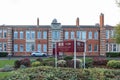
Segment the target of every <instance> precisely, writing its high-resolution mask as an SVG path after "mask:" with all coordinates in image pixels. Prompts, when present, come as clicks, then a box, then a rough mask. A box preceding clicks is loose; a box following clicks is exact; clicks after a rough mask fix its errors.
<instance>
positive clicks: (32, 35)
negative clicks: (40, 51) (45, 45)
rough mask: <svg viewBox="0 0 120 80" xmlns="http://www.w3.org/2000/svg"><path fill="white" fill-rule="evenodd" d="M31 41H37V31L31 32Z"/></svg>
mask: <svg viewBox="0 0 120 80" xmlns="http://www.w3.org/2000/svg"><path fill="white" fill-rule="evenodd" d="M31 39H32V40H34V39H35V31H31Z"/></svg>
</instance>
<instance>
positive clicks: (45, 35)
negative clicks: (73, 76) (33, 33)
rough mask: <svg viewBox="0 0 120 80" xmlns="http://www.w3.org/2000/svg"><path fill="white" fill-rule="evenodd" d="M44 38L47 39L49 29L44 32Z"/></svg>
mask: <svg viewBox="0 0 120 80" xmlns="http://www.w3.org/2000/svg"><path fill="white" fill-rule="evenodd" d="M43 39H47V31H44V32H43Z"/></svg>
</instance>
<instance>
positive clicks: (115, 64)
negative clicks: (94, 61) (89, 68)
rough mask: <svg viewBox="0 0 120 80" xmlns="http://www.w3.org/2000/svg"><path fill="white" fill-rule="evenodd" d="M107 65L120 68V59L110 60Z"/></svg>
mask: <svg viewBox="0 0 120 80" xmlns="http://www.w3.org/2000/svg"><path fill="white" fill-rule="evenodd" d="M107 66H108V67H110V68H119V69H120V61H117V60H110V61H109V62H108V63H107Z"/></svg>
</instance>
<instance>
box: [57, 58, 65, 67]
mask: <svg viewBox="0 0 120 80" xmlns="http://www.w3.org/2000/svg"><path fill="white" fill-rule="evenodd" d="M57 65H58V66H59V67H65V66H66V61H65V60H58V61H57Z"/></svg>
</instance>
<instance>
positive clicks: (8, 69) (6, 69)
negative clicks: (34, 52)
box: [3, 65, 14, 72]
mask: <svg viewBox="0 0 120 80" xmlns="http://www.w3.org/2000/svg"><path fill="white" fill-rule="evenodd" d="M12 70H14V68H13V66H10V65H5V66H4V68H3V71H5V72H6V71H12Z"/></svg>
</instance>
